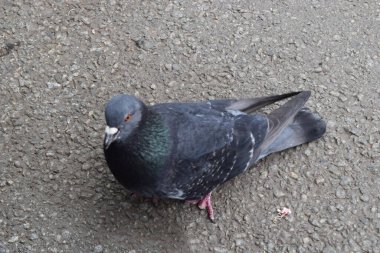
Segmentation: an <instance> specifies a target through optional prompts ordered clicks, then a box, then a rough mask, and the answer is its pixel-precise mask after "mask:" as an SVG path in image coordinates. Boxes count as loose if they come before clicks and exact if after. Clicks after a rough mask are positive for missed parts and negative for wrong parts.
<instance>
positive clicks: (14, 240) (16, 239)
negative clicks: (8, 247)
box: [8, 235, 18, 243]
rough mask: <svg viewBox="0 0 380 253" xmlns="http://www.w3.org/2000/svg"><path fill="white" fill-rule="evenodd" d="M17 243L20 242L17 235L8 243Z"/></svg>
mask: <svg viewBox="0 0 380 253" xmlns="http://www.w3.org/2000/svg"><path fill="white" fill-rule="evenodd" d="M17 241H18V236H17V235H14V236H12V237H11V238H10V239H9V240H8V242H10V243H14V242H17Z"/></svg>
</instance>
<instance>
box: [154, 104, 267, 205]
mask: <svg viewBox="0 0 380 253" xmlns="http://www.w3.org/2000/svg"><path fill="white" fill-rule="evenodd" d="M163 106H164V105H159V106H156V107H155V109H156V111H158V112H160V113H161V115H162V117H163V118H164V119H165V121H166V124H167V126H168V128H169V129H170V133H171V138H172V141H173V148H172V153H171V157H170V161H171V162H170V164H168V165H167V166H168V168H170V170H169V171H170V173H169V175H167V179H168V181H167V183H166V186H167V189H166V190H163V192H165V191H166V194H167V195H168V196H167V197H171V198H178V199H199V198H201V197H202V196H204V195H206V194H207V193H209V192H210V191H211V190H213V189H214V188H215V187H217V186H218V185H219V184H221V183H224V182H225V181H227V180H229V179H231V178H232V177H234V176H236V175H238V174H240V173H241V172H243V171H244V170H246V169H247V168H248V167H249V165H250V160H251V158H252V156H253V151H254V149H255V148H256V147H257V145H258V142H257V140H259V139H260V138H261V139H263V138H264V136H265V135H266V132H265V131H267V129H268V125H267V124H268V122H267V120H266V118H265V116H263V115H247V114H244V113H241V114H240V115H236V114H235V113H230V112H228V111H219V110H215V109H214V108H213V107H212V104H211V103H208V104H178V105H175V104H171V105H166V106H165V108H164V107H163ZM254 125H256V126H254ZM252 129H257V131H255V132H253V131H252Z"/></svg>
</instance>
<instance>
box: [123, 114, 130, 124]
mask: <svg viewBox="0 0 380 253" xmlns="http://www.w3.org/2000/svg"><path fill="white" fill-rule="evenodd" d="M131 119H132V114H130V113H128V115H127V116H125V118H124V121H125V122H128V121H130V120H131Z"/></svg>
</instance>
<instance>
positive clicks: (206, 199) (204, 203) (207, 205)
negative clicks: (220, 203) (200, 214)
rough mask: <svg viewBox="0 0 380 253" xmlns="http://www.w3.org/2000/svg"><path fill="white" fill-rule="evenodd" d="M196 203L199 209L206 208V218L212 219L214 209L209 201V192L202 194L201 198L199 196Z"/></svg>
mask: <svg viewBox="0 0 380 253" xmlns="http://www.w3.org/2000/svg"><path fill="white" fill-rule="evenodd" d="M197 204H198V207H199V208H200V209H206V210H207V214H208V218H209V219H210V220H211V221H214V218H215V216H214V209H213V208H212V203H211V192H210V193H209V194H207V195H206V196H204V197H203V198H201V199H200V200H199V201H198V203H197Z"/></svg>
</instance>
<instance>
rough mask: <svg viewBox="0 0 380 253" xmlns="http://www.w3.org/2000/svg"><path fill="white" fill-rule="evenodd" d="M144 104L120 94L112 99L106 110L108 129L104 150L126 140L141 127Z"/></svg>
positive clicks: (134, 98) (106, 130)
mask: <svg viewBox="0 0 380 253" xmlns="http://www.w3.org/2000/svg"><path fill="white" fill-rule="evenodd" d="M143 108H144V103H143V102H142V101H141V100H139V99H137V98H136V97H134V96H130V95H127V94H120V95H116V96H114V97H112V98H111V99H110V100H109V101H108V103H107V105H106V109H105V116H106V123H107V126H106V129H105V136H104V148H105V149H108V148H109V146H110V145H111V144H112V143H113V142H115V141H120V140H123V139H126V138H127V137H128V136H129V135H130V134H131V133H132V132H133V130H134V129H135V128H136V127H137V126H138V125H139V123H140V121H141V117H142V111H143Z"/></svg>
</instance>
